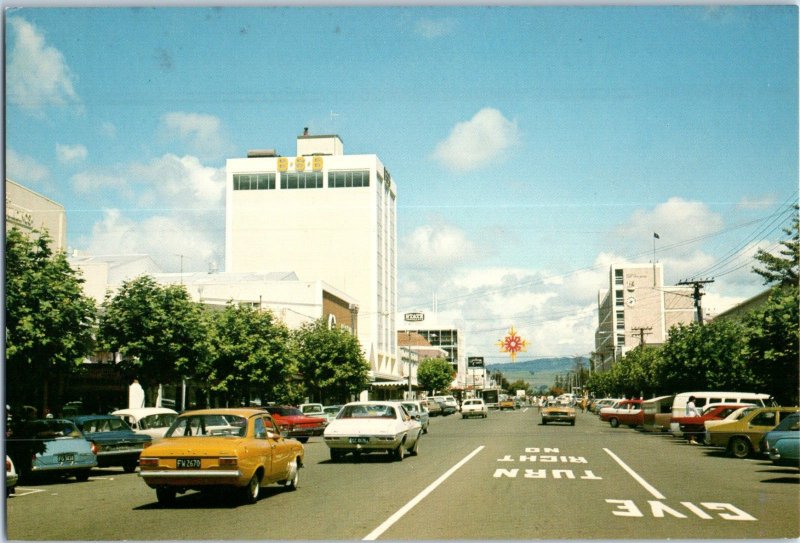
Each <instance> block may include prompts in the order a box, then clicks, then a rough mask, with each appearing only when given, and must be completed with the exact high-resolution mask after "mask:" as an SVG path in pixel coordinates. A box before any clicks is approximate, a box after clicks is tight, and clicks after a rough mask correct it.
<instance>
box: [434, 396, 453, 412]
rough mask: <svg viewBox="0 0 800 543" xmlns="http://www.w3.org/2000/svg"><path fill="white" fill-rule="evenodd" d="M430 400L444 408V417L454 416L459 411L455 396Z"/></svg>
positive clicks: (437, 397)
mask: <svg viewBox="0 0 800 543" xmlns="http://www.w3.org/2000/svg"><path fill="white" fill-rule="evenodd" d="M429 399H430V400H433V401H435V402H438V403H439V405H441V406H442V415H452V414H453V413H455V412H456V411H458V402H457V401H456V399H455V398H454V397H453V396H431V397H430V398H429Z"/></svg>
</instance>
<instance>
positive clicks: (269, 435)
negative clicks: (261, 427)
mask: <svg viewBox="0 0 800 543" xmlns="http://www.w3.org/2000/svg"><path fill="white" fill-rule="evenodd" d="M281 437H283V432H281V433H280V434H276V433H275V432H272V431H269V430H267V439H280V438H281Z"/></svg>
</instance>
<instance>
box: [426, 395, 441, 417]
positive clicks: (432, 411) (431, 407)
mask: <svg viewBox="0 0 800 543" xmlns="http://www.w3.org/2000/svg"><path fill="white" fill-rule="evenodd" d="M425 407H427V408H428V416H431V417H438V416H439V415H441V414H442V405H441V404H440V403H439V402H437V401H436V400H433V399H428V400H425Z"/></svg>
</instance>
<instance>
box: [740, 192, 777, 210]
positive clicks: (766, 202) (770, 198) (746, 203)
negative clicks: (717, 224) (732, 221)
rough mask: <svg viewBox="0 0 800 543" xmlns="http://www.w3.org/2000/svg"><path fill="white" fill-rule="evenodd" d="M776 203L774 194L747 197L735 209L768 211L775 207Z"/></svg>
mask: <svg viewBox="0 0 800 543" xmlns="http://www.w3.org/2000/svg"><path fill="white" fill-rule="evenodd" d="M776 202H777V198H775V195H774V194H765V195H762V196H758V197H755V198H753V197H749V196H744V197H743V198H742V199H741V200H740V201H739V204H738V205H737V207H738V208H739V209H755V210H763V209H769V208H771V207H773V206H774V205H775V203H776Z"/></svg>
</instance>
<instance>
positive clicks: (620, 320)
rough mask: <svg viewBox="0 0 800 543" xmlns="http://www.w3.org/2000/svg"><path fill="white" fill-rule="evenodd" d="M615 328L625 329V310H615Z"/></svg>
mask: <svg viewBox="0 0 800 543" xmlns="http://www.w3.org/2000/svg"><path fill="white" fill-rule="evenodd" d="M617 330H625V312H624V311H617Z"/></svg>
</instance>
